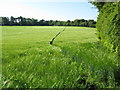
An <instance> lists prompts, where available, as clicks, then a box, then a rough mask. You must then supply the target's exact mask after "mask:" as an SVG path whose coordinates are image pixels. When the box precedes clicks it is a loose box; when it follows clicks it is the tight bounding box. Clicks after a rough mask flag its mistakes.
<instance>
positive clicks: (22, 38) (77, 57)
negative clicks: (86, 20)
mask: <svg viewBox="0 0 120 90" xmlns="http://www.w3.org/2000/svg"><path fill="white" fill-rule="evenodd" d="M63 28H64V27H60V26H59V27H57V26H4V27H3V28H2V80H3V82H2V87H3V88H97V87H100V88H105V87H116V86H117V81H116V79H115V70H117V60H116V55H115V54H113V53H110V52H109V51H108V50H107V49H106V48H105V47H103V48H101V46H102V45H101V44H100V43H99V42H98V39H97V36H96V29H95V28H86V27H67V28H66V31H64V32H63V33H61V34H60V35H59V36H58V37H57V38H56V39H55V41H54V43H53V45H50V44H49V41H50V40H51V39H52V38H53V37H54V36H55V35H56V34H57V33H58V32H59V31H62V30H63Z"/></svg>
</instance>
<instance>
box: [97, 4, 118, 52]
mask: <svg viewBox="0 0 120 90" xmlns="http://www.w3.org/2000/svg"><path fill="white" fill-rule="evenodd" d="M119 9H120V2H119V3H113V2H112V3H111V2H107V3H105V4H104V5H103V6H102V8H101V9H100V10H99V15H98V20H97V25H96V27H97V31H98V37H99V39H100V40H101V41H102V42H103V43H104V44H105V45H106V46H107V47H109V49H110V50H111V51H115V52H119V47H120V32H119V31H120V13H119Z"/></svg>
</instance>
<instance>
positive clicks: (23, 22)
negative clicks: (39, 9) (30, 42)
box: [0, 16, 96, 28]
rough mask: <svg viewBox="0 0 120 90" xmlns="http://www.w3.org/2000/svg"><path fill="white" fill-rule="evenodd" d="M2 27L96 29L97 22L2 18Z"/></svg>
mask: <svg viewBox="0 0 120 90" xmlns="http://www.w3.org/2000/svg"><path fill="white" fill-rule="evenodd" d="M0 18H1V20H2V23H1V25H2V26H81V27H93V28H95V27H96V21H94V20H84V19H75V20H74V21H70V20H67V21H58V20H44V19H42V20H38V19H34V18H25V17H22V16H20V17H17V18H15V17H13V16H11V17H10V18H9V17H0Z"/></svg>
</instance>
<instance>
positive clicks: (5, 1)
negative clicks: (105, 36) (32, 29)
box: [0, 0, 98, 20]
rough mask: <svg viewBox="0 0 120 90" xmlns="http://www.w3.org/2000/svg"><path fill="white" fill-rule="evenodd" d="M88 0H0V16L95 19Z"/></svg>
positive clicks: (96, 13) (95, 16)
mask: <svg viewBox="0 0 120 90" xmlns="http://www.w3.org/2000/svg"><path fill="white" fill-rule="evenodd" d="M93 7H94V6H93V5H92V4H91V3H88V0H0V16H3V17H4V16H6V17H10V16H14V17H18V16H23V17H26V18H32V17H33V18H35V19H39V20H40V19H45V20H74V19H87V20H88V19H94V20H96V19H97V15H98V12H97V9H95V8H93Z"/></svg>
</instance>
